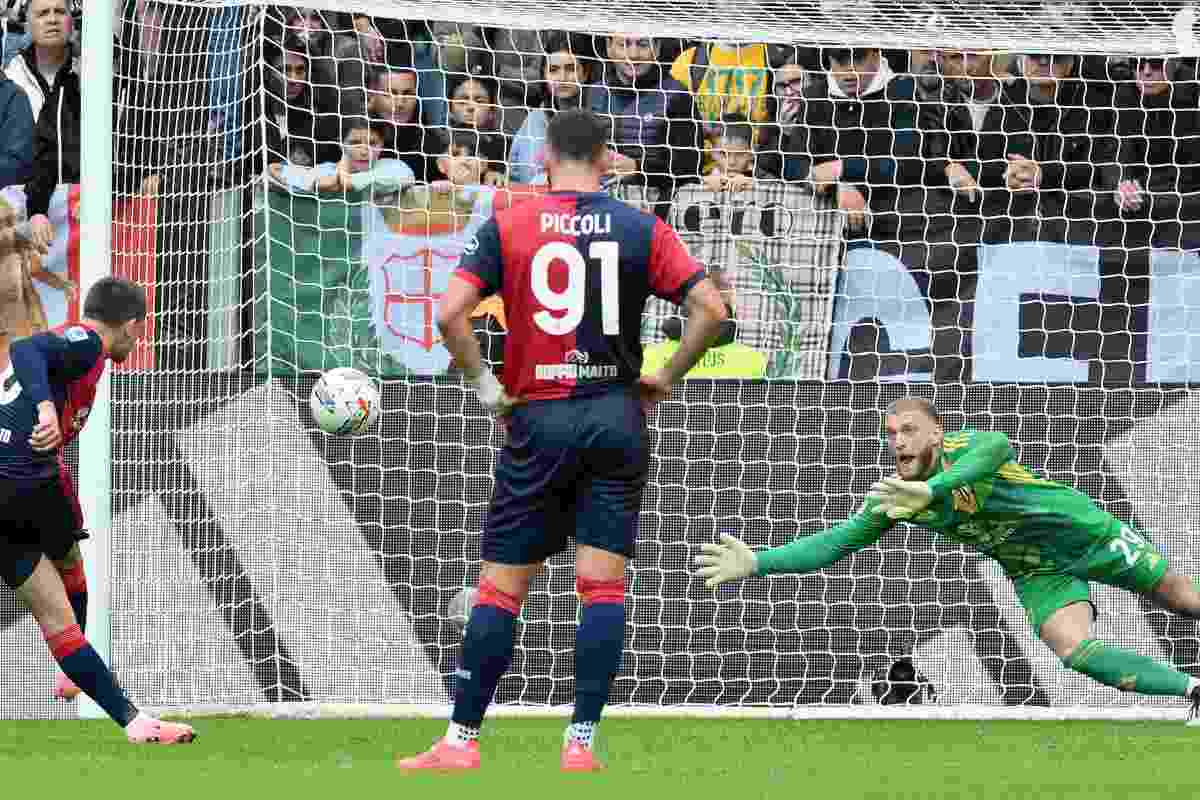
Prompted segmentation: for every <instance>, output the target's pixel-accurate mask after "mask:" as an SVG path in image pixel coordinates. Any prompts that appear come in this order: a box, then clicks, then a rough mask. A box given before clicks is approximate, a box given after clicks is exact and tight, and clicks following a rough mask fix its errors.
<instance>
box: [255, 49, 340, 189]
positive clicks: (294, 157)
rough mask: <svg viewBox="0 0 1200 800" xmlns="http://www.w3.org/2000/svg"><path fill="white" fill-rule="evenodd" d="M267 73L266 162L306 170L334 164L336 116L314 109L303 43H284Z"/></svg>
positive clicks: (336, 158) (336, 146)
mask: <svg viewBox="0 0 1200 800" xmlns="http://www.w3.org/2000/svg"><path fill="white" fill-rule="evenodd" d="M271 66H272V70H271V71H270V72H269V73H268V91H267V94H266V98H267V102H266V105H267V119H266V130H267V162H268V163H272V162H276V161H289V162H291V163H293V164H296V165H299V166H305V167H312V166H316V165H317V164H320V163H323V162H327V161H334V162H335V161H337V160H338V158H339V154H340V149H339V147H338V144H337V134H336V133H333V131H336V130H337V115H336V114H333V113H327V112H324V111H323V110H321V109H318V108H317V107H316V104H315V102H314V99H313V98H314V93H313V85H312V82H311V81H310V79H309V78H310V73H309V59H308V56H306V55H305V54H304V43H303V42H302V41H301V40H300V39H298V38H295V37H289V38H288V39H287V40H285V41H284V45H283V49H282V50H281V51H279V53H278V55H277V56H276V57H275V61H274V62H273V63H272V65H271Z"/></svg>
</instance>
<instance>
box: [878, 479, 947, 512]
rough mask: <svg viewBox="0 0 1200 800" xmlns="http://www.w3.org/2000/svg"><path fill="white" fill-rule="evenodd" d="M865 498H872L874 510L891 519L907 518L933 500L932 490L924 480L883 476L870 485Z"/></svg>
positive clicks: (922, 509)
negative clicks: (874, 504)
mask: <svg viewBox="0 0 1200 800" xmlns="http://www.w3.org/2000/svg"><path fill="white" fill-rule="evenodd" d="M867 499H868V500H874V501H875V503H876V506H875V510H876V511H882V512H883V513H884V514H887V515H888V517H890V518H891V519H908V518H909V517H912V516H914V515H915V514H918V513H920V512H922V511H924V510H925V508H926V507H928V505H929V504H930V503H931V502H933V491H932V490H931V489H930V488H929V484H928V483H926V482H925V481H904V480H900V479H899V478H884V479H883V480H881V481H879V482H878V483H876V484H874V485H873V486H872V487H871V491H870V492H869V493H868V494H867Z"/></svg>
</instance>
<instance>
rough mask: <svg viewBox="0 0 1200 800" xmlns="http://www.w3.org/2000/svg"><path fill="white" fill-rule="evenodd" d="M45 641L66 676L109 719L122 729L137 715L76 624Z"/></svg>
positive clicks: (48, 637)
mask: <svg viewBox="0 0 1200 800" xmlns="http://www.w3.org/2000/svg"><path fill="white" fill-rule="evenodd" d="M43 633H44V632H43ZM46 644H47V645H48V646H49V647H50V652H51V653H52V654H53V655H54V660H55V661H57V662H58V666H59V667H60V668H62V671H63V672H64V673H65V674H66V676H67V677H68V678H70V679H71V680H73V681H75V685H76V686H78V687H79V688H80V689H81V690H82V691H83V692H85V693H86V694H87V696H88V697H90V698H92V699H93V700H95V701H96V705H98V706H100V707H101V708H103V709H104V711H105V713H107V714H108V715H109V716H110V717H112V719H113V722H115V723H117V724H118V725H120V726H121V727H122V728H124V727H125V726H126V725H128V724H129V723H130V722H131V721H132V720H133V719H134V717H136V716H137V714H138V710H137V708H136V707H134V705H133V703H131V702H129V698H128V697H126V696H125V693H124V692H123V691H121V687H120V686H118V685H117V679H116V678H114V677H113V674H112V672H110V671H109V669H108V667H107V666H106V665H105V663H104V661H103V660H102V659H101V658H100V656H99V655H98V654H97V653H96V651H95V650H93V649H92V646H91V645H90V644H88V641H87V639H85V638H83V631H81V630H80V629H79V626H78V625H72V626H70V627H69V628H66V629H64V630H62V631H59V632H58V633H56V634H53V635H49V636H46Z"/></svg>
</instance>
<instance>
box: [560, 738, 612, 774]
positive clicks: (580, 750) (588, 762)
mask: <svg viewBox="0 0 1200 800" xmlns="http://www.w3.org/2000/svg"><path fill="white" fill-rule="evenodd" d="M602 769H604V764H603V762H601V761H600V759H598V758H596V755H595V753H593V752H592V750H591V748H589V747H586V746H584V745H583V744H582V743H581V742H577V741H575V740H574V739H571V740H569V741H568V742H567V743H566V744H564V745H563V751H562V771H563V772H599V771H600V770H602Z"/></svg>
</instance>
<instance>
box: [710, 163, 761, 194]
mask: <svg viewBox="0 0 1200 800" xmlns="http://www.w3.org/2000/svg"><path fill="white" fill-rule="evenodd" d="M702 183H703V184H704V188H705V189H707V190H708V191H710V192H741V191H745V190H746V189H752V188H754V178H751V177H750V176H749V175H726V174H725V173H723V172H721V170H720V169H714V170H713V171H712V172H710V173H708V174H707V175H705V176H704V179H703V181H702Z"/></svg>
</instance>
